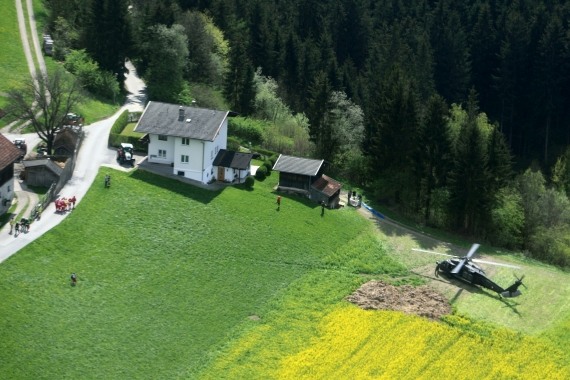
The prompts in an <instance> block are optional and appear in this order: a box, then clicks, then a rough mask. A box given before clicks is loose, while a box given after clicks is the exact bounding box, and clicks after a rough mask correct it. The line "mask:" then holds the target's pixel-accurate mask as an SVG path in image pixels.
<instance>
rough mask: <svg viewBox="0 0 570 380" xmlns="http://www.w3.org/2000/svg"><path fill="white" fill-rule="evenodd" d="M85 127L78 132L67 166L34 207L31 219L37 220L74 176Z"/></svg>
mask: <svg viewBox="0 0 570 380" xmlns="http://www.w3.org/2000/svg"><path fill="white" fill-rule="evenodd" d="M83 137H84V133H83V129H81V130H80V131H79V132H78V138H77V143H76V144H75V149H74V150H73V154H72V155H71V156H70V157H69V158H68V159H67V161H66V162H65V167H64V168H63V171H62V172H61V174H60V176H59V180H58V181H57V182H54V183H52V184H51V186H50V188H49V189H48V191H47V192H46V193H45V194H44V195H43V196H42V197H41V198H40V200H39V202H38V204H37V205H36V206H35V207H34V209H33V210H32V214H31V219H32V220H36V219H38V217H39V216H40V214H41V213H42V212H43V210H45V209H46V207H47V205H48V204H50V203H51V202H53V201H54V200H55V199H56V198H57V197H58V195H59V192H60V191H61V189H63V187H64V186H65V184H66V183H67V181H69V180H70V179H71V177H72V176H73V171H74V170H75V163H76V161H77V154H78V153H79V148H80V147H81V143H82V142H83Z"/></svg>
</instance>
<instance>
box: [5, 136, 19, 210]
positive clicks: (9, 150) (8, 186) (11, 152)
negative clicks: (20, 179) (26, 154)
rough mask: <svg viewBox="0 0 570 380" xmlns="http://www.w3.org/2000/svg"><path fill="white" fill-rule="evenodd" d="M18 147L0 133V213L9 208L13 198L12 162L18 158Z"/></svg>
mask: <svg viewBox="0 0 570 380" xmlns="http://www.w3.org/2000/svg"><path fill="white" fill-rule="evenodd" d="M20 155H21V152H20V149H18V148H16V146H15V145H14V144H13V143H12V142H11V141H10V140H8V139H7V138H6V137H4V136H3V135H2V134H0V215H2V214H4V213H5V212H6V211H8V209H9V208H10V205H11V204H12V199H13V198H14V163H15V162H16V161H18V160H19V159H20Z"/></svg>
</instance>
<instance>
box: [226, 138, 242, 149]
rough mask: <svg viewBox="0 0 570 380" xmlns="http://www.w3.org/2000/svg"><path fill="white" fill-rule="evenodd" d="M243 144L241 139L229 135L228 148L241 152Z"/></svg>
mask: <svg viewBox="0 0 570 380" xmlns="http://www.w3.org/2000/svg"><path fill="white" fill-rule="evenodd" d="M240 146H241V144H240V143H239V141H238V140H237V139H236V138H234V137H228V150H233V151H235V152H239V147H240Z"/></svg>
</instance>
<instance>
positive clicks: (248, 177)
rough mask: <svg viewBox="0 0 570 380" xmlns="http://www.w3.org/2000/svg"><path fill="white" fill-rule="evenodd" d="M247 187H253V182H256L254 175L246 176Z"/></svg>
mask: <svg viewBox="0 0 570 380" xmlns="http://www.w3.org/2000/svg"><path fill="white" fill-rule="evenodd" d="M244 183H245V187H246V188H248V189H253V184H254V183H255V179H254V178H253V176H250V175H248V176H247V177H245V182H244Z"/></svg>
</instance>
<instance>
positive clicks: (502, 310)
mask: <svg viewBox="0 0 570 380" xmlns="http://www.w3.org/2000/svg"><path fill="white" fill-rule="evenodd" d="M380 235H381V236H382V238H383V239H385V240H386V241H387V243H388V244H389V245H390V250H389V252H390V254H391V255H392V256H393V257H397V258H398V259H399V260H400V261H402V262H403V263H404V264H405V265H406V266H407V267H408V268H409V269H410V270H412V271H413V272H415V273H417V274H419V275H422V276H426V277H425V278H426V280H427V281H429V282H430V283H431V284H432V285H434V286H436V287H437V288H438V289H439V290H440V291H442V292H443V293H444V294H446V295H447V296H448V297H449V298H450V300H452V303H453V304H454V306H455V307H456V309H457V311H458V312H460V313H464V314H467V315H470V316H472V317H474V318H481V319H485V320H488V321H490V322H493V323H496V324H498V325H502V326H505V327H509V328H512V329H515V330H517V331H522V332H526V333H530V334H535V335H537V334H541V333H543V332H546V331H547V330H548V329H550V328H552V327H553V326H555V325H559V324H564V322H565V321H568V320H570V304H569V303H568V302H567V300H568V299H569V298H570V285H568V283H569V282H568V277H569V275H568V273H567V272H563V271H560V270H558V269H555V268H552V267H550V266H547V265H543V264H540V263H536V262H533V261H529V260H524V259H521V258H516V257H514V256H506V255H505V254H504V253H502V252H498V251H493V250H491V249H489V248H487V247H482V248H480V250H479V252H480V253H481V254H489V255H491V257H489V258H488V259H491V260H492V259H493V258H495V259H497V260H500V261H502V262H511V263H512V264H515V265H519V266H520V267H521V269H516V270H515V269H510V268H500V267H492V266H488V265H483V266H484V268H485V270H486V271H487V273H488V274H489V276H490V277H491V278H492V279H493V280H494V281H496V282H497V283H498V284H500V285H502V286H507V285H510V284H511V283H512V282H513V281H514V276H513V274H517V275H519V276H520V275H523V274H524V275H525V279H524V283H525V284H526V285H527V287H528V289H525V288H521V291H522V292H523V294H522V296H520V297H518V298H513V299H503V300H501V299H499V298H498V297H497V295H496V294H495V293H492V292H488V291H485V290H479V289H476V288H474V287H470V286H463V285H462V284H457V283H455V284H453V285H449V281H447V280H446V279H442V281H433V270H434V264H435V261H436V260H441V259H442V258H441V257H439V256H434V255H429V254H419V253H413V252H412V248H415V247H421V248H423V249H428V250H436V251H439V252H448V253H453V254H462V253H463V254H464V253H465V252H466V251H467V249H465V251H463V252H457V251H455V252H449V251H447V249H446V247H444V246H442V245H436V244H435V243H433V242H432V241H431V240H429V239H419V238H417V237H414V236H411V235H409V234H402V233H400V232H397V231H395V230H393V229H389V228H384V229H383V230H382V232H380ZM458 285H459V286H458ZM545 316H547V317H546V318H545ZM567 339H568V341H567V342H568V343H570V336H568V338H567Z"/></svg>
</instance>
